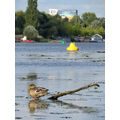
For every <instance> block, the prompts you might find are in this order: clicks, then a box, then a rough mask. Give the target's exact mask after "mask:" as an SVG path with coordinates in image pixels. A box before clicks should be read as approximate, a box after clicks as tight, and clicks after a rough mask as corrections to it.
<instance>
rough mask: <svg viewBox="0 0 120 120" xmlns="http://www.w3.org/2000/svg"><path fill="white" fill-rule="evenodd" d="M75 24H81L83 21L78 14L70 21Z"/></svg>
mask: <svg viewBox="0 0 120 120" xmlns="http://www.w3.org/2000/svg"><path fill="white" fill-rule="evenodd" d="M70 22H71V23H72V24H73V25H80V24H81V23H82V20H81V19H80V17H79V16H78V15H74V16H73V18H72V20H71V21H70Z"/></svg>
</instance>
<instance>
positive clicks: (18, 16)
mask: <svg viewBox="0 0 120 120" xmlns="http://www.w3.org/2000/svg"><path fill="white" fill-rule="evenodd" d="M24 25H25V13H24V12H23V11H17V12H16V13H15V33H16V34H22V33H23V29H24Z"/></svg>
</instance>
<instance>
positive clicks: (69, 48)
mask: <svg viewBox="0 0 120 120" xmlns="http://www.w3.org/2000/svg"><path fill="white" fill-rule="evenodd" d="M78 50H79V48H78V47H76V45H75V43H70V45H69V47H67V51H78Z"/></svg>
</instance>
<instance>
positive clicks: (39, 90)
mask: <svg viewBox="0 0 120 120" xmlns="http://www.w3.org/2000/svg"><path fill="white" fill-rule="evenodd" d="M47 91H48V89H46V88H43V87H37V88H36V92H47Z"/></svg>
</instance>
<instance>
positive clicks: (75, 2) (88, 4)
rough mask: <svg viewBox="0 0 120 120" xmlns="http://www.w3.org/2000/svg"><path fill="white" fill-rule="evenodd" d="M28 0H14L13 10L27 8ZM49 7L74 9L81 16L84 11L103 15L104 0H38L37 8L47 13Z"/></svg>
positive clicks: (99, 15) (98, 15)
mask: <svg viewBox="0 0 120 120" xmlns="http://www.w3.org/2000/svg"><path fill="white" fill-rule="evenodd" d="M27 2H28V0H15V11H19V10H23V11H25V10H26V8H27ZM50 8H53V9H54V8H55V9H76V10H78V14H79V15H80V16H81V15H82V14H83V13H84V12H94V13H95V14H96V16H97V17H105V0H38V10H39V11H45V12H47V13H48V11H49V9H50Z"/></svg>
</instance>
